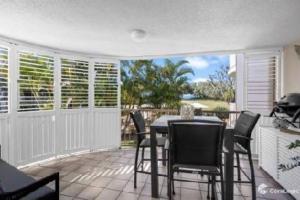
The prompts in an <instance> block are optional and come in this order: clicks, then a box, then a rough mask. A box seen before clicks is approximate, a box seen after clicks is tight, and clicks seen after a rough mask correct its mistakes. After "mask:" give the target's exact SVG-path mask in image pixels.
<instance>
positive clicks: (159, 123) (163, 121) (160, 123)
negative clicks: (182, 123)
mask: <svg viewBox="0 0 300 200" xmlns="http://www.w3.org/2000/svg"><path fill="white" fill-rule="evenodd" d="M180 119H181V116H180V115H163V116H161V117H159V118H158V119H156V120H155V121H154V122H153V123H152V124H151V125H150V126H152V127H161V128H164V127H168V121H169V120H180ZM194 119H199V120H210V121H217V122H222V120H221V119H220V118H218V117H216V116H195V117H194Z"/></svg>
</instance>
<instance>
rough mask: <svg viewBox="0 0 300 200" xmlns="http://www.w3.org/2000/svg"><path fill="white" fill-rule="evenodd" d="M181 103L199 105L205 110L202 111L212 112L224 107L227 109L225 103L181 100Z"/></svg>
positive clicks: (227, 105)
mask: <svg viewBox="0 0 300 200" xmlns="http://www.w3.org/2000/svg"><path fill="white" fill-rule="evenodd" d="M181 102H182V103H200V104H203V105H205V106H207V108H203V110H213V109H214V108H216V107H225V108H228V109H229V104H228V103H227V102H225V101H217V100H204V99H198V100H194V99H193V100H182V101H181Z"/></svg>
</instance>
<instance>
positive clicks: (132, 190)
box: [123, 181, 145, 194]
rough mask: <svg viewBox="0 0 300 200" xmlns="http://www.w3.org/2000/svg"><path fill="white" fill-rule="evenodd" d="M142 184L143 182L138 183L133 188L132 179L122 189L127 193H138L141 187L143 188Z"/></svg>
mask: <svg viewBox="0 0 300 200" xmlns="http://www.w3.org/2000/svg"><path fill="white" fill-rule="evenodd" d="M144 185H145V184H139V185H137V187H136V188H134V183H133V182H132V181H129V182H128V183H127V184H126V186H125V187H124V188H123V191H124V192H127V193H135V194H140V193H141V192H142V189H143V188H144Z"/></svg>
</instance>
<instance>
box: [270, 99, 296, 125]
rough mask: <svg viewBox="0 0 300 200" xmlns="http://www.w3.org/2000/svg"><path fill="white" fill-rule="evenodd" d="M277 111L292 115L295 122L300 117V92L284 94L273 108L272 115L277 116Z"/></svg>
mask: <svg viewBox="0 0 300 200" xmlns="http://www.w3.org/2000/svg"><path fill="white" fill-rule="evenodd" d="M276 113H284V114H286V115H287V116H289V117H292V120H291V122H292V123H294V122H296V120H297V119H298V118H299V117H300V93H288V94H286V95H285V96H283V97H282V98H281V99H280V100H279V101H278V102H277V103H276V105H275V107H274V108H273V110H272V112H271V114H270V117H273V116H276Z"/></svg>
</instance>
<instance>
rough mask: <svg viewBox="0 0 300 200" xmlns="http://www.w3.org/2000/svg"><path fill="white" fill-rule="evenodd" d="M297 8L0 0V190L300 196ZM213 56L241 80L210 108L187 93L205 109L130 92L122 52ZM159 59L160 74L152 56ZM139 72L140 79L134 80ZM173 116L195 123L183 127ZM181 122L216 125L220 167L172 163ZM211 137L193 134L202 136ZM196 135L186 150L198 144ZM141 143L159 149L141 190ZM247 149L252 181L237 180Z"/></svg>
mask: <svg viewBox="0 0 300 200" xmlns="http://www.w3.org/2000/svg"><path fill="white" fill-rule="evenodd" d="M299 10H300V1H297V0H278V1H274V0H264V1H261V0H252V1H247V0H245V1H240V0H232V1H218V0H210V1H204V0H191V1H186V0H185V1H184V0H173V1H172V0H164V1H159V0H153V1H148V0H128V1H118V0H111V1H104V0H98V1H84V0H74V1H71V0H60V1H55V0H50V1H40V0H20V1H4V0H0V147H1V149H0V150H1V151H0V155H1V157H0V199H1V198H3V199H10V200H11V199H26V197H28V198H27V199H37V197H36V196H34V195H36V194H37V193H35V192H36V190H39V191H42V198H41V199H51V200H52V199H85V200H89V199H104V200H110V199H127V200H129V199H138V200H143V199H168V198H169V199H171V198H173V199H182V200H188V199H191V200H192V199H207V198H208V194H210V193H212V194H216V195H217V196H216V199H225V200H232V199H241V200H248V199H253V200H255V199H275V200H277V199H279V200H281V199H284V200H285V199H287V200H289V199H300V188H299V185H300V167H299V166H300V161H299V160H300V157H299V156H300V149H299V146H300V84H299V75H300V26H299V19H300V12H299ZM206 55H214V56H224V55H226V56H227V57H228V58H229V60H230V62H229V66H228V69H229V70H228V73H226V75H228V76H229V77H230V79H233V80H234V83H235V84H234V88H233V89H234V94H230V95H231V96H233V97H232V98H229V99H230V100H228V102H226V103H228V104H229V105H230V108H229V110H226V111H224V110H222V109H221V111H220V110H219V111H218V110H209V109H207V108H208V107H207V106H205V105H202V104H201V103H199V102H196V101H195V102H192V103H191V104H190V105H193V106H195V107H199V109H196V110H194V108H193V107H192V106H186V107H187V108H189V109H190V110H191V111H190V112H189V113H188V115H187V116H188V117H186V116H185V115H183V114H182V113H184V112H183V111H182V110H181V108H183V107H185V106H182V105H183V104H184V103H182V102H179V103H180V104H178V105H177V107H172V108H169V107H167V106H166V105H167V104H166V102H162V103H161V104H160V105H159V106H157V105H155V104H153V105H147V106H148V107H147V108H144V107H143V105H142V103H141V104H136V103H135V102H134V103H132V105H131V106H127V105H126V104H125V105H124V103H123V101H122V100H121V99H122V98H121V94H122V91H123V90H122V89H124V82H122V75H123V74H122V70H121V64H120V63H121V62H122V61H130V60H136V61H139V60H149V59H154V58H156V59H163V58H178V57H183V56H184V57H185V58H190V57H193V56H206ZM197 64H199V61H198V63H197ZM200 64H202V65H201V66H200V65H199V66H196V67H198V68H201V67H203V66H204V65H205V66H204V67H207V68H209V64H207V63H204V64H203V63H200ZM153 66H154V67H153ZM151 67H152V68H151V69H152V70H153V69H154V70H153V71H152V72H155V73H157V69H159V68H155V67H157V66H155V63H154V64H153V65H151ZM225 67H227V66H225ZM123 72H124V71H123ZM139 72H140V73H142V71H139V70H137V73H139ZM157 74H158V75H159V72H158V73H157ZM157 74H156V77H152V80H153V81H157V79H158V78H159V77H158V75H157ZM177 78H178V77H177ZM177 78H176V79H177ZM199 78H200V79H199V80H201V81H203V80H202V79H201V77H199ZM128 79H129V80H130V79H131V77H130V76H129V78H128ZM178 79H179V78H178ZM143 81H144V83H148V82H147V81H149V79H146V80H143ZM168 81H169V85H168V84H167V85H168V86H170V84H171V82H172V80H168ZM199 82H200V81H199ZM132 83H133V84H132V85H129V87H128V88H129V90H131V89H132V90H134V88H135V87H137V84H136V82H134V81H133V82H132ZM220 85H221V84H220ZM165 86H166V85H165ZM122 87H123V88H122ZM172 87H174V88H175V87H176V85H175V86H172ZM128 88H127V89H128ZM142 88H143V87H142ZM166 88H168V87H166ZM169 89H170V90H171V89H172V88H171V87H169ZM137 91H138V92H137V93H143V95H144V94H148V93H149V92H148V91H140V90H137ZM221 93H222V95H223V92H221ZM285 95H287V97H286V96H285ZM129 96H130V95H129ZM153 96H155V95H153ZM178 96H179V97H182V96H183V94H181V95H178ZM291 96H292V97H298V98H294V99H293V98H289V97H291ZM156 97H157V98H159V97H160V95H156ZM171 97H172V96H171ZM282 97H283V98H282ZM295 99H296V100H295ZM154 100H155V99H154ZM180 100H182V99H180ZM280 101H281V104H280ZM297 101H298V102H299V103H297ZM278 102H279V104H278ZM291 102H292V103H291ZM295 102H296V103H295ZM180 106H182V107H180ZM275 106H277V107H276V108H274V107H275ZM280 106H281V107H280ZM289 106H290V107H289ZM191 108H193V109H191ZM243 111H249V112H243ZM273 111H274V112H273ZM136 113H138V114H140V116H139V117H140V119H139V120H140V121H142V124H141V127H142V129H139V127H138V126H137V124H138V123H137V122H136V121H135V118H134V114H136ZM247 113H248V117H249V116H250V117H249V118H247V116H246V117H245V118H244V119H243V120H240V121H239V123H238V121H237V120H238V119H239V117H241V116H243V114H245V115H247ZM270 113H272V114H271V115H270ZM274 113H275V114H274ZM170 117H171V118H172V119H173V120H174V119H176V120H179V119H184V120H187V121H184V120H182V121H181V122H174V124H175V125H174V124H172V123H173V122H172V123H171V122H170V121H172V120H166V119H167V118H170ZM251 117H252V118H251ZM163 118H164V119H165V120H164V122H163V125H162V124H161V123H160V121H159V120H161V119H163ZM207 119H209V120H207ZM212 119H215V121H214V120H212ZM249 119H251V120H249ZM176 120H174V121H176ZM188 120H191V121H192V122H191V121H188ZM193 120H194V121H193ZM197 120H198V121H197ZM201 120H202V121H201ZM252 120H253V122H252ZM179 121H180V120H179ZM254 121H255V122H254ZM169 122H170V123H169ZM176 123H178V124H179V125H180V123H183V124H181V125H182V126H191V127H192V126H195V127H196V125H197V127H196V128H199V127H200V128H199V130H198V129H197V131H198V132H201V131H203V130H204V129H203V127H206V128H212V127H213V128H215V129H214V131H212V132H213V133H214V134H216V135H215V137H212V138H214V139H215V141H210V142H211V143H209V144H212V145H215V146H216V147H215V149H213V150H212V151H213V153H214V155H213V156H211V157H213V158H212V160H213V161H214V163H216V166H213V167H215V168H214V169H217V170H211V171H213V172H212V174H213V175H211V174H209V175H207V174H205V175H204V174H203V171H204V172H205V171H209V170H210V169H211V168H208V170H207V165H203V166H204V170H202V169H201V170H200V172H199V171H197V172H196V171H192V172H191V173H189V174H188V173H181V172H180V173H179V168H180V167H178V165H175V164H176V163H175V164H174V163H173V164H174V166H175V167H174V168H172V165H171V164H172V162H173V160H172V159H170V156H173V154H175V153H174V152H175V151H174V149H172V148H175V147H174V146H176V145H175V143H174V141H175V139H174V138H175V137H174V138H173V139H174V140H173V139H171V137H172V135H173V134H174V135H176V134H175V133H177V132H176V131H175V128H174V127H175V126H176V125H178V124H176ZM184 123H186V124H184ZM187 124H188V125H187ZM173 125H174V127H173V128H174V130H173V129H172V126H173ZM179 125H178V126H179ZM239 125H240V126H239ZM201 126H202V130H201ZM248 126H249V127H248ZM162 130H163V131H162ZM171 130H173V131H171ZM241 130H242V131H241ZM197 131H195V132H197ZM226 131H227V133H226ZM243 131H244V132H243ZM145 132H147V133H150V135H149V136H148V135H146V136H145V137H144V135H145ZM179 132H180V131H179ZM183 132H184V131H181V133H183ZM191 132H192V131H191ZM198 132H197V133H198ZM204 132H205V131H204ZM240 132H243V133H242V134H240ZM170 133H172V134H170ZM189 133H190V132H189ZM225 133H226V134H227V135H226V134H225ZM239 134H240V135H239ZM243 134H244V135H243ZM141 135H143V136H141ZM160 136H161V137H160ZM225 136H226V137H225ZM159 137H160V138H159ZM183 138H185V137H183ZM206 138H210V137H206ZM206 138H202V139H195V140H196V141H198V142H199V141H200V143H201V142H202V146H205V145H207V144H208V143H207V144H206V142H203V141H205V139H206ZM228 138H230V139H228ZM239 139H244V140H246V142H240V141H239ZM126 140H130V141H129V142H128V141H126ZM158 141H162V142H161V143H160V144H159V142H158ZM189 141H190V143H193V140H192V139H191V138H190V140H189ZM224 141H225V142H224ZM228 141H229V142H228ZM208 142H209V141H208ZM226 142H227V143H228V144H227V143H226ZM190 143H189V144H188V145H186V146H185V147H187V149H188V150H189V151H190V149H194V150H195V151H194V152H196V150H199V149H200V150H201V148H202V146H201V145H198V144H196V143H195V144H194V146H192V145H191V144H190ZM124 144H126V145H124ZM128 144H129V145H128ZM159 145H160V146H159ZM172 145H173V146H172ZM212 145H207V146H208V147H206V146H205V148H206V149H205V148H203V149H205V150H203V152H204V154H206V153H207V151H208V150H207V149H208V148H209V147H211V146H212ZM236 145H237V146H238V148H241V151H240V153H241V152H242V153H244V155H241V157H239V156H238V155H237V154H238V153H239V152H238V150H237V149H235V148H236V147H237V146H236ZM140 146H141V147H147V148H146V150H145V158H147V159H148V160H146V161H145V163H144V164H143V165H142V167H143V169H142V170H144V171H145V172H146V173H145V174H138V175H137V188H135V187H134V184H133V182H134V177H133V174H134V170H135V171H137V169H135V166H137V165H136V163H137V162H138V159H136V158H137V157H138V156H137V155H140V154H138V153H136V150H137V149H138V148H139V147H140ZM179 146H180V145H179ZM199 146H200V147H199ZM136 147H138V148H136ZM157 147H160V148H157ZM189 148H190V149H189ZM150 149H151V150H150ZM162 149H163V150H162ZM200 150H199V151H200ZM142 151H143V152H144V149H143V150H142ZM172 153H173V154H172ZM190 153H191V154H192V153H193V152H190ZM166 154H167V156H166ZM247 156H248V157H247ZM251 156H252V157H251ZM183 157H185V156H183ZM200 157H201V156H200ZM208 157H209V156H208ZM171 158H173V157H171ZM194 158H195V160H197V159H198V160H201V159H204V158H206V159H204V160H205V161H207V160H209V159H207V157H206V155H205V156H202V157H201V158H198V157H197V155H196V156H195V157H194ZM249 158H250V159H249ZM159 159H160V160H159ZM239 159H240V161H241V168H242V169H243V170H244V171H245V172H246V174H247V175H248V176H249V177H251V173H250V171H251V170H250V167H249V161H253V163H254V174H252V175H253V176H252V180H255V181H252V180H251V181H252V186H253V188H254V189H255V190H254V189H253V188H251V184H249V183H245V182H241V180H239V181H240V183H237V180H238V179H239V178H238V174H237V170H236V167H237V166H233V165H238V163H237V160H239ZM135 161H136V162H135ZM160 161H163V162H166V165H164V164H162V163H161V162H160ZM291 162H292V163H291ZM250 163H251V162H250ZM177 164H178V163H177ZM179 164H180V163H179ZM181 164H182V163H181ZM183 164H186V163H183ZM188 164H189V167H191V165H192V164H191V163H188ZM199 165H200V164H199ZM170 166H171V167H170ZM192 166H195V165H192ZM203 166H202V165H201V167H203ZM208 166H209V167H211V166H210V165H209V164H208ZM205 167H206V168H205ZM136 168H138V167H136ZM223 168H224V169H223ZM172 170H174V171H172ZM176 170H178V171H177V172H176ZM223 170H224V176H223ZM171 171H172V173H173V172H174V177H175V178H174V177H172V175H169V174H167V172H168V173H171ZM216 174H217V175H216ZM49 175H50V176H49ZM216 176H217V178H216ZM12 177H13V178H12ZM16 177H22V178H20V179H19V178H16ZM32 177H33V178H34V179H33V178H32ZM167 177H168V178H169V179H167ZM221 177H222V178H223V177H225V180H223V179H221ZM176 178H178V179H180V178H185V179H188V180H197V181H202V182H207V184H202V183H191V182H179V181H178V180H176ZM246 178H247V177H246V176H245V175H243V174H242V180H245V179H246ZM173 179H175V183H174V188H175V189H174V190H175V193H176V194H175V195H171V188H172V186H171V185H172V183H173V182H172V180H173ZM49 182H51V183H49ZM254 182H255V183H254ZM157 183H158V184H157ZM220 183H224V185H225V189H224V188H223V191H222V190H221V188H222V187H221V184H220ZM215 185H216V190H214V186H215ZM46 186H47V187H46ZM168 186H169V188H168ZM254 186H255V187H254ZM208 187H209V188H210V187H211V188H212V189H211V192H208ZM167 188H168V189H169V190H168V189H167ZM224 191H225V192H224ZM43 192H44V193H46V195H45V194H44V193H43ZM252 192H253V193H256V194H255V195H253V194H252ZM48 193H49V194H48ZM30 195H32V196H30ZM43 195H44V196H43ZM47 195H48V196H47ZM51 195H52V196H51ZM168 195H169V196H168ZM37 196H38V195H37ZM45 196H47V198H46V197H45ZM209 198H212V199H213V196H209Z"/></svg>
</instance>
